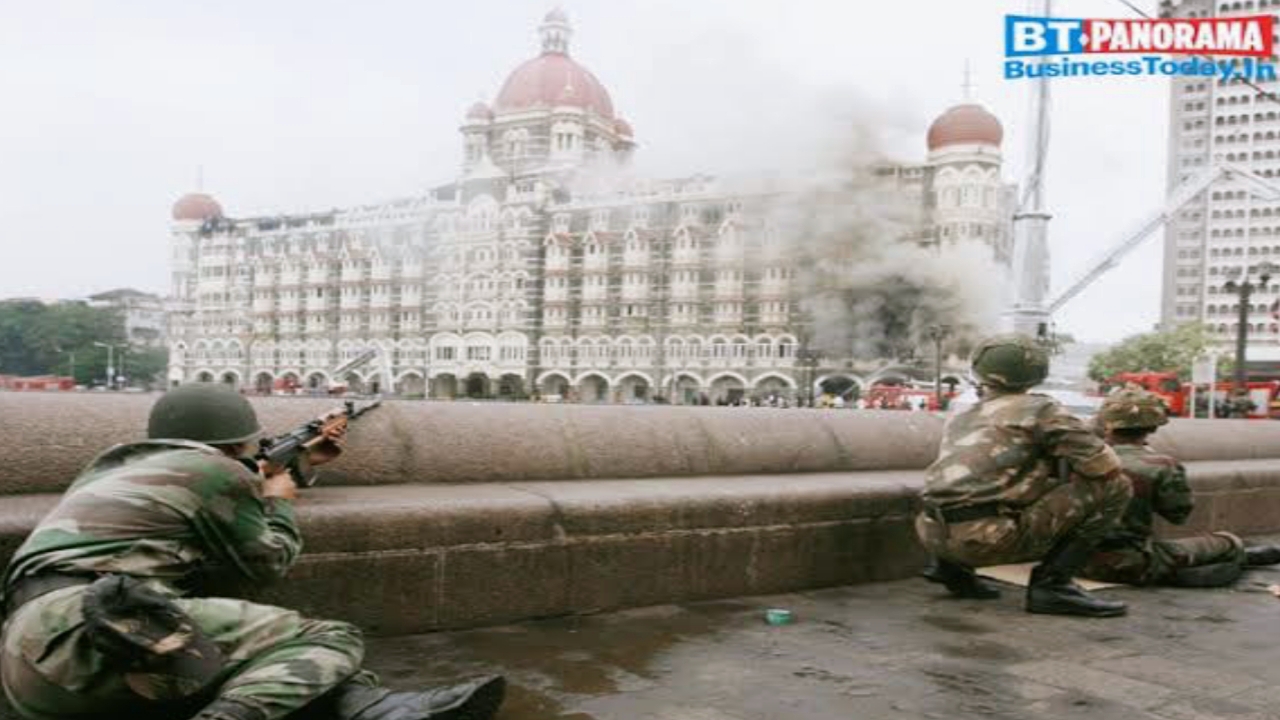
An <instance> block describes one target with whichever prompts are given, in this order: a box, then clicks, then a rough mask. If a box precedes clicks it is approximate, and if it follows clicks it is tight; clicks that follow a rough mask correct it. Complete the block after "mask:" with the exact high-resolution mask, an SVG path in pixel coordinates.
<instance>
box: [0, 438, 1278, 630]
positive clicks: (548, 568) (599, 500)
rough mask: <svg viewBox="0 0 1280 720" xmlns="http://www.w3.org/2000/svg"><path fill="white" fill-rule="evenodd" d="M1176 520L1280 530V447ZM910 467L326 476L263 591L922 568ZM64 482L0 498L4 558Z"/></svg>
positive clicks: (469, 597) (645, 595) (348, 610)
mask: <svg viewBox="0 0 1280 720" xmlns="http://www.w3.org/2000/svg"><path fill="white" fill-rule="evenodd" d="M1188 468H1189V472H1190V475H1191V481H1192V485H1193V487H1194V488H1195V489H1196V492H1197V496H1198V501H1197V510H1196V512H1195V513H1193V515H1192V518H1191V522H1190V523H1189V524H1188V525H1187V526H1184V527H1181V528H1170V529H1169V534H1171V535H1173V534H1184V533H1188V532H1197V531H1202V530H1207V529H1231V530H1235V531H1237V532H1240V533H1241V534H1262V533H1268V532H1276V531H1277V530H1280V464H1276V463H1268V462H1241V463H1218V462H1202V463H1189V464H1188ZM920 486H921V477H920V473H919V472H916V471H888V472H861V473H807V474H779V475H752V476H719V477H702V478H659V479H639V480H595V481H563V482H536V483H515V484H508V485H500V484H478V485H474V484H473V485H449V486H417V485H398V486H381V487H320V488H315V489H313V490H308V491H306V496H307V499H306V501H304V502H302V503H300V507H299V518H300V522H301V524H302V526H303V533H304V536H305V537H306V541H307V545H306V550H305V552H304V554H303V557H302V559H301V561H300V562H299V564H298V566H297V567H296V568H295V569H294V572H293V573H292V575H291V577H290V579H289V580H288V581H286V582H285V583H282V584H280V585H277V586H276V587H274V588H270V589H268V590H267V591H265V592H263V593H261V597H262V598H263V599H265V600H266V601H269V602H276V603H279V604H284V605H288V606H291V607H298V608H300V609H302V610H304V611H306V612H309V613H312V614H315V615H319V616H327V617H341V618H347V619H351V620H353V621H355V622H358V623H359V624H360V625H362V626H363V627H364V628H365V629H366V630H368V631H370V632H372V633H377V634H404V633H415V632H423V631H427V630H434V629H440V628H457V627H469V626H476V625H488V624H494V623H500V622H507V621H512V620H518V619H522V618H530V617H541V616H548V615H564V614H572V613H584V612H595V611H600V610H610V609H616V608H624V607H635V606H642V605H652V604H658V603H668V602H683V601H688V600H699V599H712V598H723V597H733V596H741V595H753V594H764V593H775V592H784V591H791V590H800V589H807V588H815V587H824V586H831V585H842V584H850V583H860V582H867V581H874V580H888V579H895V578H903V577H907V576H910V575H911V574H913V573H915V572H916V571H918V570H919V568H920V567H921V565H922V564H923V562H924V559H925V558H924V555H923V552H922V550H921V549H920V547H919V545H918V543H917V542H916V540H915V534H914V530H913V520H914V514H915V512H916V509H917V507H918V500H917V494H918V492H919V490H920ZM56 501H57V495H53V494H40V495H27V496H18V497H6V498H5V499H4V502H3V503H2V504H0V561H4V562H7V561H8V558H9V556H10V555H11V554H12V552H13V551H14V549H16V547H17V545H18V544H19V543H21V541H22V539H23V538H24V537H25V536H26V534H27V533H29V532H30V530H31V529H32V528H33V527H34V526H35V524H36V522H37V521H38V520H39V518H40V517H41V516H42V515H43V514H44V513H45V512H47V511H48V510H49V508H51V507H52V506H53V504H54V503H55V502H56Z"/></svg>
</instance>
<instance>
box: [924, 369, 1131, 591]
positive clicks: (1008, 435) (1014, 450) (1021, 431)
mask: <svg viewBox="0 0 1280 720" xmlns="http://www.w3.org/2000/svg"><path fill="white" fill-rule="evenodd" d="M1119 469H1120V463H1119V460H1118V459H1117V457H1116V455H1115V453H1114V452H1112V451H1111V449H1110V448H1108V447H1107V445H1106V444H1105V443H1103V442H1102V440H1101V439H1099V438H1098V437H1097V435H1095V434H1094V433H1093V432H1092V431H1091V430H1090V428H1089V427H1087V426H1086V425H1085V424H1084V423H1083V422H1082V421H1081V420H1080V419H1079V418H1077V417H1075V416H1074V415H1071V414H1070V413H1069V412H1068V411H1067V410H1066V409H1065V408H1064V407H1063V406H1062V405H1061V404H1059V403H1058V402H1057V401H1056V400H1054V399H1053V398H1051V397H1049V396H1047V395H1039V394H1035V393H1019V392H1010V393H1005V392H999V391H991V390H989V394H988V395H987V396H985V397H984V398H983V399H982V401H981V402H979V403H978V404H977V405H975V406H974V407H972V408H970V409H968V410H966V411H964V412H962V413H960V414H959V415H956V416H954V417H952V418H951V419H950V420H948V421H947V424H946V427H945V428H944V430H943V440H942V448H941V451H940V452H939V456H938V459H937V460H936V461H935V462H934V463H933V464H932V465H930V466H929V469H928V470H927V471H926V472H927V475H926V483H925V491H924V496H923V500H924V504H925V506H926V511H925V512H924V513H922V514H921V515H920V516H919V517H918V518H917V520H916V530H917V532H918V534H919V536H920V539H921V541H922V542H923V543H924V545H925V547H926V548H927V549H928V550H929V551H930V552H932V553H933V554H934V555H936V556H938V557H940V558H944V559H947V560H951V561H954V562H956V563H959V564H961V565H964V566H968V567H981V566H984V565H1000V564H1004V563H1016V562H1026V561H1031V560H1037V559H1040V558H1041V557H1043V556H1044V555H1045V554H1046V553H1048V552H1049V550H1050V549H1051V548H1052V547H1054V546H1055V545H1056V544H1057V543H1058V542H1059V541H1061V540H1063V539H1064V538H1066V537H1068V536H1070V537H1074V538H1078V539H1080V540H1082V541H1088V540H1091V539H1092V540H1098V539H1101V538H1103V537H1104V536H1105V535H1106V533H1107V532H1108V531H1110V529H1111V528H1112V527H1113V526H1114V525H1115V524H1116V523H1117V522H1118V521H1119V520H1120V518H1121V516H1122V515H1123V513H1124V508H1125V505H1126V504H1127V503H1128V501H1129V497H1130V492H1131V491H1130V488H1129V483H1128V482H1127V481H1126V480H1125V479H1124V477H1123V476H1122V475H1120V474H1119V472H1118V471H1119ZM982 507H991V508H995V510H993V512H992V513H991V514H990V515H989V516H987V517H979V518H975V519H972V520H966V521H960V522H957V521H950V522H947V521H945V520H944V519H943V518H942V515H943V514H944V513H946V512H948V511H950V510H953V509H961V508H982Z"/></svg>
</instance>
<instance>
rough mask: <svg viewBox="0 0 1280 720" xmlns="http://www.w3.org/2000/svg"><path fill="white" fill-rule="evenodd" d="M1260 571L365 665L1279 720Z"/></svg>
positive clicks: (516, 683)
mask: <svg viewBox="0 0 1280 720" xmlns="http://www.w3.org/2000/svg"><path fill="white" fill-rule="evenodd" d="M1272 583H1280V570H1262V571H1254V572H1251V573H1250V574H1249V575H1247V576H1246V578H1245V579H1244V580H1243V581H1241V582H1240V583H1239V584H1238V585H1237V586H1236V587H1235V588H1232V589H1222V590H1173V589H1160V590H1139V589H1135V588H1122V589H1115V590H1109V591H1106V594H1108V595H1110V596H1114V597H1119V598H1122V599H1124V600H1126V601H1128V602H1129V603H1130V614H1129V615H1128V616H1127V617H1123V618H1114V619H1107V620H1087V619H1074V618H1059V617H1047V616H1037V615H1028V614H1026V613H1024V612H1023V611H1022V608H1021V590H1020V589H1018V588H1011V587H1007V588H1006V592H1005V596H1004V597H1003V598H1001V599H1000V600H996V601H990V602H979V601H967V600H966V601H961V600H952V599H949V598H946V597H944V596H943V595H942V594H941V593H940V591H939V588H938V587H937V586H935V585H930V584H929V583H926V582H924V581H923V580H904V581H899V582H891V583H877V584H870V585H858V586H852V587H842V588H832V589H827V590H819V591H812V592H804V593H793V594H788V595H779V596H772V597H753V598H742V599H737V600H733V601H716V602H705V603H692V604H687V605H679V606H660V607H653V608H643V609H638V610H629V611H625V612H617V613H609V614H600V615H591V616H581V617H568V618H554V619H546V620H537V621H531V622H526V623H521V624H518V625H511V626H504V627H494V628H486V629H479V630H468V631H459V632H451V633H436V634H431V635H420V636H411V637H400V638H382V639H375V640H372V641H371V642H370V644H369V645H370V646H369V649H368V654H367V657H368V661H367V664H368V666H369V667H371V668H372V669H374V670H376V671H378V672H380V673H381V674H382V675H383V678H384V680H385V681H386V682H387V684H389V685H392V686H394V687H399V688H406V689H407V688H412V687H417V686H424V685H426V684H429V683H431V682H437V681H445V680H451V679H455V678H460V677H464V676H468V675H471V674H475V673H487V672H503V673H505V674H506V675H507V677H508V679H509V680H510V682H511V687H510V691H509V694H508V702H507V704H506V706H505V707H504V708H503V710H502V712H501V713H500V714H499V716H498V717H499V719H500V720H782V719H787V720H791V719H810V718H813V719H824V720H825V719H827V718H832V719H839V720H848V719H858V720H862V719H864V718H868V719H875V720H879V719H881V718H887V719H895V718H902V719H904V720H906V719H910V718H940V719H941V718H982V719H987V720H990V719H1001V718H1008V719H1010V720H1012V719H1014V718H1019V719H1026V718H1088V719H1089V720H1122V719H1123V720H1135V719H1143V718H1147V719H1150V718H1160V719H1162V720H1261V719H1262V718H1280V642H1277V640H1278V639H1280V599H1277V598H1276V597H1274V596H1273V595H1271V593H1270V592H1268V591H1267V586H1268V585H1270V584H1272ZM770 607H782V608H787V609H789V610H791V611H792V612H793V613H794V614H795V622H794V623H793V624H791V625H785V626H779V627H774V626H770V625H768V624H766V622H765V621H764V610H765V609H766V608H770ZM2 705H3V703H0V706H2ZM13 717H14V716H13V715H12V714H11V713H10V712H9V711H8V708H4V707H0V718H2V719H3V720H9V719H10V718H13Z"/></svg>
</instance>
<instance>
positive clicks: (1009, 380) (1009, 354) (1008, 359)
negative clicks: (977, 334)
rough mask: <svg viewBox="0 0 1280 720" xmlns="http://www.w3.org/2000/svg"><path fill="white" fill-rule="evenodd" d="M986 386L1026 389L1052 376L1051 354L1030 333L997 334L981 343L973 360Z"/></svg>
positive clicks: (976, 374) (976, 370)
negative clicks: (1050, 371) (1050, 369)
mask: <svg viewBox="0 0 1280 720" xmlns="http://www.w3.org/2000/svg"><path fill="white" fill-rule="evenodd" d="M969 363H970V367H972V368H973V375H974V377H976V378H977V379H978V382H980V383H982V384H983V385H990V386H992V387H997V388H1000V389H1003V390H1026V389H1027V388H1029V387H1031V386H1032V385H1038V384H1040V383H1041V382H1043V381H1044V379H1045V378H1046V377H1048V375H1049V353H1048V352H1047V351H1046V350H1045V349H1044V347H1043V346H1042V345H1040V343H1038V342H1036V341H1035V340H1033V339H1032V338H1031V337H1029V336H1027V335H1018V334H1010V335H995V336H992V337H989V338H987V339H985V340H983V341H982V342H980V343H978V347H977V348H976V349H975V350H974V351H973V356H972V357H971V358H970V360H969Z"/></svg>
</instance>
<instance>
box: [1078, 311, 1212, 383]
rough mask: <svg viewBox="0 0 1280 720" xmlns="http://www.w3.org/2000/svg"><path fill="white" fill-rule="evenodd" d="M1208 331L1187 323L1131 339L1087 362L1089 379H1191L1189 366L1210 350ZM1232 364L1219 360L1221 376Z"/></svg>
mask: <svg viewBox="0 0 1280 720" xmlns="http://www.w3.org/2000/svg"><path fill="white" fill-rule="evenodd" d="M1210 344H1211V341H1210V338H1209V332H1208V329H1207V328H1206V327H1205V326H1204V325H1201V324H1200V323H1186V324H1183V325H1179V326H1178V327H1176V328H1174V329H1172V330H1162V331H1157V332H1149V333H1143V334H1141V335H1132V336H1130V337H1127V338H1125V339H1124V340H1122V341H1120V342H1119V343H1117V344H1116V345H1113V346H1112V347H1111V348H1110V349H1108V350H1106V351H1105V352H1100V353H1098V354H1097V355H1094V356H1093V358H1092V359H1091V360H1090V361H1089V377H1090V379H1092V380H1095V381H1097V382H1103V381H1105V380H1107V379H1108V378H1111V377H1114V376H1115V375H1116V374H1117V373H1122V372H1176V373H1178V377H1179V378H1180V379H1182V380H1190V379H1191V363H1192V361H1193V360H1194V359H1195V358H1196V357H1197V356H1199V355H1201V354H1203V353H1204V351H1205V350H1206V349H1207V348H1208V347H1209V346H1210ZM1230 367H1231V360H1230V358H1228V357H1225V356H1224V357H1221V358H1219V360H1218V373H1219V375H1220V376H1222V375H1225V374H1229V372H1230Z"/></svg>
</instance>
